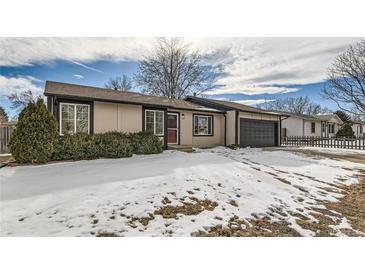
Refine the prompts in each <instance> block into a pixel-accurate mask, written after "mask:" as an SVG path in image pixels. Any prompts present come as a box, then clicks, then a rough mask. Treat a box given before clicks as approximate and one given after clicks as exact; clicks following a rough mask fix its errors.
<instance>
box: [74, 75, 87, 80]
mask: <svg viewBox="0 0 365 274" xmlns="http://www.w3.org/2000/svg"><path fill="white" fill-rule="evenodd" d="M72 76H73V77H75V78H76V79H78V80H80V79H84V76H82V75H80V74H74V75H72Z"/></svg>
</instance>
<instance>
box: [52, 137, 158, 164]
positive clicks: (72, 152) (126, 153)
mask: <svg viewBox="0 0 365 274" xmlns="http://www.w3.org/2000/svg"><path fill="white" fill-rule="evenodd" d="M162 150H163V149H162V144H161V141H160V140H159V138H158V137H156V136H154V135H153V134H150V133H144V132H139V133H131V134H125V133H120V132H107V133H98V134H93V135H88V134H86V133H78V134H73V135H64V136H59V139H58V142H57V146H56V150H55V152H54V154H53V157H52V159H53V160H55V161H57V160H91V159H98V158H123V157H131V156H132V155H133V153H135V154H153V153H161V152H162Z"/></svg>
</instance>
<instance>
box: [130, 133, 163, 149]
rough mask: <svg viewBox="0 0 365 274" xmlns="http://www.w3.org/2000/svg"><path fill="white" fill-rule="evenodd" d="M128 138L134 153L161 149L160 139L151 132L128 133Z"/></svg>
mask: <svg viewBox="0 0 365 274" xmlns="http://www.w3.org/2000/svg"><path fill="white" fill-rule="evenodd" d="M129 138H130V140H131V143H132V147H133V153H135V154H155V153H161V152H162V151H163V148H162V142H161V140H160V139H159V138H158V137H157V136H155V135H153V134H151V133H148V132H138V133H130V134H129Z"/></svg>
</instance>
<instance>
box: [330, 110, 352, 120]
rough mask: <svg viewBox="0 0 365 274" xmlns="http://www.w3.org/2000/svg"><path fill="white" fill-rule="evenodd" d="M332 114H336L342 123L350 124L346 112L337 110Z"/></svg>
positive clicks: (349, 118)
mask: <svg viewBox="0 0 365 274" xmlns="http://www.w3.org/2000/svg"><path fill="white" fill-rule="evenodd" d="M334 114H336V115H337V116H338V117H339V118H340V119H341V120H342V122H344V123H350V122H351V117H350V115H348V114H347V113H346V112H344V111H342V110H337V111H335V112H334Z"/></svg>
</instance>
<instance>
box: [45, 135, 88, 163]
mask: <svg viewBox="0 0 365 274" xmlns="http://www.w3.org/2000/svg"><path fill="white" fill-rule="evenodd" d="M91 144H92V143H91V135H89V134H86V133H78V134H73V135H69V134H65V135H64V136H59V137H58V142H57V146H56V150H55V152H54V154H53V157H52V160H82V159H92V158H91V157H90V155H92V154H93V152H92V150H93V149H94V148H93V147H92V146H91Z"/></svg>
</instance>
